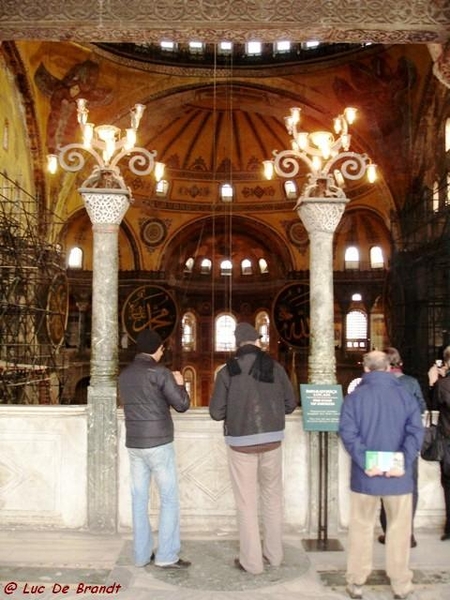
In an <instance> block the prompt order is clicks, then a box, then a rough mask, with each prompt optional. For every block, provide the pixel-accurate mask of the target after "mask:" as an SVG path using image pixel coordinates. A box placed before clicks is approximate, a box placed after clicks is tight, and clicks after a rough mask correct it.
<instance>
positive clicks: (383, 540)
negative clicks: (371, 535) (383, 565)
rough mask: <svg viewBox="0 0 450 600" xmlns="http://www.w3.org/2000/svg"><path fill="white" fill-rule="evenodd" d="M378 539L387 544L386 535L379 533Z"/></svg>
mask: <svg viewBox="0 0 450 600" xmlns="http://www.w3.org/2000/svg"><path fill="white" fill-rule="evenodd" d="M378 541H379V542H380V544H385V543H386V536H385V535H384V534H383V535H379V536H378Z"/></svg>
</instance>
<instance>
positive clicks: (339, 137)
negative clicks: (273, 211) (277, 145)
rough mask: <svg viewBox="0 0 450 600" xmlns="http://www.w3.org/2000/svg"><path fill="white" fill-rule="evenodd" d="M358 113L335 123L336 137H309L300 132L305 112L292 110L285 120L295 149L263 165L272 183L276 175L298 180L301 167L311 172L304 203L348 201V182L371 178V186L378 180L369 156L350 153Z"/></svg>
mask: <svg viewBox="0 0 450 600" xmlns="http://www.w3.org/2000/svg"><path fill="white" fill-rule="evenodd" d="M356 113H357V110H356V109H355V108H351V107H348V108H346V109H345V110H344V112H343V114H342V115H339V116H338V117H336V118H335V119H334V134H333V133H331V132H329V131H314V132H312V133H308V132H306V131H302V130H301V129H299V126H300V120H301V119H300V116H301V108H298V107H295V108H291V113H290V115H289V116H287V117H285V124H286V129H287V131H288V133H289V135H291V136H292V142H291V144H292V147H291V148H290V149H287V150H282V151H277V150H274V151H273V152H272V154H273V156H274V158H273V159H272V160H265V161H263V165H264V174H265V177H266V178H267V179H271V178H272V177H273V175H274V173H275V174H277V175H279V176H282V177H287V178H294V177H296V176H297V175H298V174H299V172H300V167H301V164H302V163H304V164H305V165H306V166H307V168H308V173H307V182H306V184H305V186H304V188H303V191H302V194H301V195H300V199H299V201H300V200H301V199H302V198H310V197H330V198H333V197H334V198H342V197H345V193H344V191H343V187H344V184H345V180H346V179H353V180H357V179H360V178H361V177H363V176H364V175H365V174H367V178H368V180H369V182H371V183H373V182H374V181H375V180H376V176H377V175H376V165H375V164H374V163H372V162H371V160H370V158H369V157H368V156H367V154H359V153H357V152H352V151H350V142H351V135H350V133H349V126H350V125H351V124H352V123H353V122H354V120H355V118H356Z"/></svg>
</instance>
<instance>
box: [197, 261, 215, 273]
mask: <svg viewBox="0 0 450 600" xmlns="http://www.w3.org/2000/svg"><path fill="white" fill-rule="evenodd" d="M211 266H212V263H211V261H210V259H209V258H204V259H203V260H202V262H201V264H200V273H202V274H203V275H209V273H211Z"/></svg>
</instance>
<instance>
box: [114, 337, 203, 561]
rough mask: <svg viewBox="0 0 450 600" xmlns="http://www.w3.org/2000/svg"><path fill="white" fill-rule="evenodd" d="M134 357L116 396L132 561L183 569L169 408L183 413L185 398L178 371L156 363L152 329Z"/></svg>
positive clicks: (158, 347)
mask: <svg viewBox="0 0 450 600" xmlns="http://www.w3.org/2000/svg"><path fill="white" fill-rule="evenodd" d="M136 345H137V354H136V356H135V358H134V360H133V362H132V363H131V364H130V365H128V366H127V367H126V368H125V369H124V370H123V371H122V373H121V374H120V375H119V394H120V399H121V403H122V404H123V408H124V413H125V429H126V442H125V445H126V447H127V448H128V454H129V458H130V479H131V497H132V513H133V545H134V560H135V564H136V566H138V567H144V566H146V565H147V564H149V563H150V562H151V561H152V560H153V559H154V560H155V565H156V566H158V567H161V568H170V569H183V568H187V567H189V566H190V564H191V563H190V562H189V561H185V560H183V559H181V558H179V556H178V554H179V552H180V548H181V543H180V509H179V497H178V480H177V466H176V458H175V451H174V444H173V439H174V426H173V421H172V416H171V414H170V407H173V408H174V409H175V410H176V411H177V412H185V411H186V410H187V409H188V408H189V405H190V399H189V395H188V393H187V391H186V389H185V387H184V382H183V376H182V374H181V373H180V372H179V371H175V372H171V371H169V369H167V367H165V366H164V365H161V364H158V363H159V361H160V360H161V357H162V355H163V352H164V348H163V345H162V340H161V337H160V336H159V334H158V333H157V332H156V331H153V330H151V329H145V330H143V331H141V332H140V333H139V335H138V337H137V340H136ZM152 476H153V477H154V479H155V481H156V485H157V486H158V491H159V497H160V514H159V534H158V548H157V550H156V553H155V554H154V543H153V534H152V530H151V526H150V520H149V515H148V502H149V488H150V481H151V477H152Z"/></svg>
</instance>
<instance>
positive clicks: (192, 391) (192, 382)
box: [182, 367, 197, 406]
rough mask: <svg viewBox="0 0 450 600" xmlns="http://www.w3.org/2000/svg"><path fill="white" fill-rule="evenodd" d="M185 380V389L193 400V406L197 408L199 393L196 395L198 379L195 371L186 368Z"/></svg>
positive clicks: (184, 371)
mask: <svg viewBox="0 0 450 600" xmlns="http://www.w3.org/2000/svg"><path fill="white" fill-rule="evenodd" d="M182 373H183V379H184V387H185V388H186V391H187V393H188V394H189V398H190V399H191V405H192V406H197V393H196V388H197V386H196V377H195V369H193V368H192V367H185V368H184V369H183V371H182Z"/></svg>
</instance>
